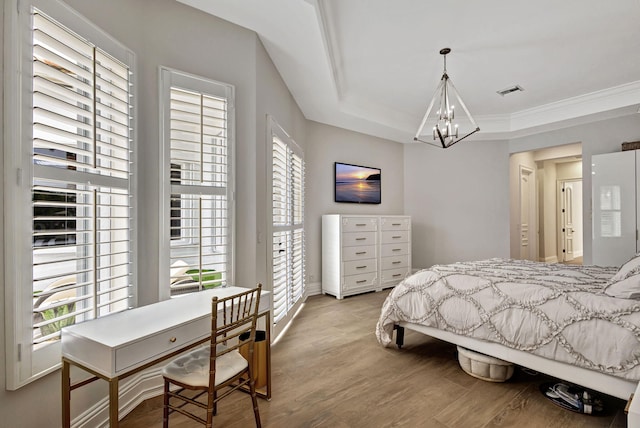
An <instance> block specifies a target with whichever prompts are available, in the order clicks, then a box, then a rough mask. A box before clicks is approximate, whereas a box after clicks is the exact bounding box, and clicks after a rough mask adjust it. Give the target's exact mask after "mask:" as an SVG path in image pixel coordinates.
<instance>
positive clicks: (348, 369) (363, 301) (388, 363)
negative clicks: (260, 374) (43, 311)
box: [121, 291, 627, 428]
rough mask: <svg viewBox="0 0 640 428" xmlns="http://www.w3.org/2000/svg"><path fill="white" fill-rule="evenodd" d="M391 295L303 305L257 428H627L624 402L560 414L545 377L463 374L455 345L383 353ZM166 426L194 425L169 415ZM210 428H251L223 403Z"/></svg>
mask: <svg viewBox="0 0 640 428" xmlns="http://www.w3.org/2000/svg"><path fill="white" fill-rule="evenodd" d="M387 294H388V292H386V291H383V292H379V293H369V294H364V295H359V296H353V297H348V298H346V299H344V300H337V299H335V298H333V297H328V296H313V297H310V298H309V299H308V300H307V302H306V304H305V307H304V308H303V309H302V311H301V312H300V314H299V315H298V317H297V318H296V319H295V320H294V321H293V325H292V326H291V328H290V329H289V330H288V331H287V333H286V335H285V337H283V338H282V340H281V341H279V342H278V343H277V344H276V345H275V346H273V348H272V358H273V360H272V361H273V399H272V400H271V401H270V402H267V401H265V400H258V401H259V403H258V404H259V407H260V414H261V420H262V425H263V426H264V427H267V428H268V427H332V428H342V427H345V428H346V427H349V428H352V427H367V428H369V427H433V428H454V427H455V428H457V427H465V428H473V427H487V428H489V427H491V428H497V427H514V426H517V427H518V428H525V427H609V428H614V427H615V428H622V427H626V426H627V424H626V416H625V415H624V412H623V408H624V405H625V403H624V401H622V400H619V399H616V398H612V397H606V404H607V406H608V409H609V411H608V412H607V414H606V415H605V416H586V415H581V414H578V413H573V412H570V411H567V410H563V409H561V408H559V407H557V406H555V405H553V404H552V403H551V402H550V401H548V400H547V399H545V398H544V397H543V396H542V394H541V393H540V392H539V390H538V387H539V384H540V383H542V382H545V381H548V378H547V377H545V376H543V375H531V374H527V373H526V372H524V371H522V370H520V369H516V373H515V375H514V377H513V378H512V379H511V380H509V381H508V382H505V383H491V382H485V381H482V380H478V379H476V378H473V377H471V376H469V375H467V374H466V373H465V372H463V371H462V369H461V368H460V366H459V365H458V362H457V357H456V349H455V346H453V345H451V344H448V343H445V342H442V341H439V340H437V339H433V338H429V337H426V336H423V335H420V334H418V333H415V332H411V331H407V332H406V335H405V346H404V347H403V348H402V349H401V350H398V349H396V348H395V347H394V348H383V347H381V346H380V345H379V344H378V343H377V341H376V338H375V334H374V331H375V325H376V322H377V320H378V316H379V314H380V308H381V306H382V303H383V301H384V299H385V297H386V295H387ZM161 406H162V397H156V398H153V399H150V400H147V401H145V402H144V403H142V404H141V405H139V406H138V407H137V408H136V409H135V410H133V411H132V412H131V413H130V414H128V415H127V416H126V417H125V418H124V419H123V420H122V421H121V426H122V427H123V428H143V427H144V428H152V427H159V426H162V408H161ZM170 422H171V426H172V427H179V428H190V427H197V426H200V425H198V424H196V423H194V422H193V421H190V420H188V419H186V418H185V417H181V416H180V415H176V416H174V415H172V416H171V419H170ZM214 426H217V427H238V428H239V427H243V428H244V427H251V426H254V421H253V412H252V410H251V399H250V397H249V396H248V395H247V394H243V393H234V394H233V395H232V396H230V397H228V398H227V399H225V400H223V401H221V403H220V404H219V406H218V415H217V416H215V417H214Z"/></svg>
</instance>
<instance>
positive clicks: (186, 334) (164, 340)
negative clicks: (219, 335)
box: [115, 317, 211, 372]
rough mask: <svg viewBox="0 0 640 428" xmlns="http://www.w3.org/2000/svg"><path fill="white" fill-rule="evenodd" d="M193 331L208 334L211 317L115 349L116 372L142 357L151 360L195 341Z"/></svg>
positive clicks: (137, 362) (133, 363)
mask: <svg viewBox="0 0 640 428" xmlns="http://www.w3.org/2000/svg"><path fill="white" fill-rule="evenodd" d="M132 328H135V326H132ZM194 331H198V332H202V331H204V332H209V334H210V333H211V317H203V318H200V319H198V320H195V321H193V322H190V323H187V324H184V325H181V326H178V327H176V328H172V329H170V330H166V331H163V332H160V333H158V334H155V335H153V336H148V337H145V338H144V339H143V340H139V341H137V342H133V343H131V344H129V345H126V346H123V347H122V348H119V349H116V352H115V366H116V367H115V370H116V372H120V371H122V370H126V369H127V368H129V367H131V366H133V365H135V364H139V363H141V362H142V361H141V359H142V358H143V357H147V358H146V359H147V360H149V361H152V360H154V359H155V358H156V356H159V355H163V354H167V353H168V352H170V351H172V350H174V349H179V348H182V347H184V346H185V345H188V344H189V343H193V342H195V341H197V340H194V335H193V332H194ZM204 337H206V335H205V336H203V338H204ZM196 339H198V338H196Z"/></svg>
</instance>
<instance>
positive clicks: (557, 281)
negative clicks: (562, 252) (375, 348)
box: [376, 257, 640, 426]
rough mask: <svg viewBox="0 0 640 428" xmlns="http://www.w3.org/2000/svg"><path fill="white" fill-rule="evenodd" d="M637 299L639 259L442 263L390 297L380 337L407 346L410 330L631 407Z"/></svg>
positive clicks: (639, 366) (639, 359)
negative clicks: (605, 263) (607, 263)
mask: <svg viewBox="0 0 640 428" xmlns="http://www.w3.org/2000/svg"><path fill="white" fill-rule="evenodd" d="M638 298H640V257H634V258H632V259H631V260H630V261H629V262H627V263H625V264H624V265H623V266H622V267H620V268H616V267H601V266H578V265H560V264H545V263H537V262H531V261H525V260H508V259H489V260H482V261H474V262H460V263H454V264H449V265H436V266H433V267H432V268H430V269H426V270H422V271H419V272H417V273H415V274H413V275H411V276H409V277H407V278H406V279H405V280H403V281H402V282H401V283H400V284H398V285H397V286H396V287H395V288H394V289H393V290H392V291H391V292H390V293H389V296H388V297H387V299H386V300H385V302H384V304H383V307H382V310H381V314H380V318H379V320H378V323H377V326H376V336H377V338H378V341H379V342H380V343H381V344H382V345H384V346H390V345H392V343H393V340H392V336H393V331H394V330H398V332H397V335H396V338H397V345H398V346H401V345H402V338H403V331H404V329H405V328H408V329H411V330H415V331H418V332H420V333H423V334H427V335H429V336H433V337H436V338H438V339H441V340H444V341H447V342H451V343H454V344H456V345H459V346H462V347H464V348H467V349H471V350H473V351H477V352H481V353H483V354H487V355H490V356H493V357H496V358H500V359H502V360H505V361H509V362H512V363H514V364H518V365H521V366H524V367H528V368H530V369H533V370H536V371H539V372H541V373H546V374H548V375H551V376H554V377H558V378H560V379H564V380H566V381H569V382H574V383H576V384H579V385H582V386H585V387H587V388H591V389H593V390H596V391H600V392H603V393H605V394H609V395H613V396H615V397H618V398H622V399H624V400H627V399H629V397H630V395H631V394H632V393H634V392H636V390H637V389H638V393H639V394H640V388H638V382H639V381H640V300H636V299H638ZM638 396H639V397H640V395H638ZM630 407H631V409H630V414H629V426H640V400H636V403H634V402H632V403H631V405H630ZM636 408H637V410H636ZM634 418H637V419H634ZM632 421H633V424H631V422H632Z"/></svg>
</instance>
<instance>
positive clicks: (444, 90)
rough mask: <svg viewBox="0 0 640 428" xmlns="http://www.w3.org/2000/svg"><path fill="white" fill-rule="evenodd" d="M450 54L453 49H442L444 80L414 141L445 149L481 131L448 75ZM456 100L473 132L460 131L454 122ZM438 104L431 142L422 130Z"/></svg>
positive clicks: (437, 89)
mask: <svg viewBox="0 0 640 428" xmlns="http://www.w3.org/2000/svg"><path fill="white" fill-rule="evenodd" d="M450 52H451V49H449V48H443V49H440V54H441V55H442V56H443V58H444V71H443V72H442V78H441V79H440V84H439V85H438V87H437V88H436V92H435V93H434V94H433V98H432V99H431V103H429V107H427V113H426V114H425V115H424V117H423V118H422V123H421V124H420V127H419V128H418V132H416V136H415V137H413V140H414V141H420V142H422V143H427V144H431V145H432V146H436V147H442V148H443V149H446V148H447V147H451V146H453V145H454V144H455V143H457V142H458V141H461V140H464V139H465V138H467V137H468V136H469V135H471V134H475V133H476V132H478V131H479V130H480V128H479V127H478V125H477V124H476V121H475V120H473V117H471V113H469V110H467V106H465V105H464V102H462V98H460V95H459V94H458V91H457V90H456V87H455V86H454V85H453V82H452V81H451V79H450V78H449V75H448V74H447V54H448V53H450ZM454 100H457V101H455V102H456V103H457V105H458V106H460V107H461V108H462V110H463V112H464V113H465V114H466V116H467V120H468V122H470V123H471V126H472V127H471V131H470V132H468V133H464V132H462V131H461V130H460V129H459V122H458V121H454V119H456V104H453V103H452V101H454ZM436 104H437V106H438V109H437V110H436V112H435V114H434V115H433V116H432V117H431V119H432V120H435V125H434V126H433V130H432V132H431V134H432V135H431V137H432V138H431V141H429V139H430V138H429V136H425V134H422V130H423V129H424V127H425V125H426V124H427V121H428V120H429V119H430V118H429V115H430V114H431V110H433V107H434V106H435V105H436ZM460 135H462V136H460Z"/></svg>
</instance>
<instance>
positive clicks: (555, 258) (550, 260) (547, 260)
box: [543, 256, 558, 263]
mask: <svg viewBox="0 0 640 428" xmlns="http://www.w3.org/2000/svg"><path fill="white" fill-rule="evenodd" d="M543 262H545V263H558V256H551V257H545V258H544V260H543Z"/></svg>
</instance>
